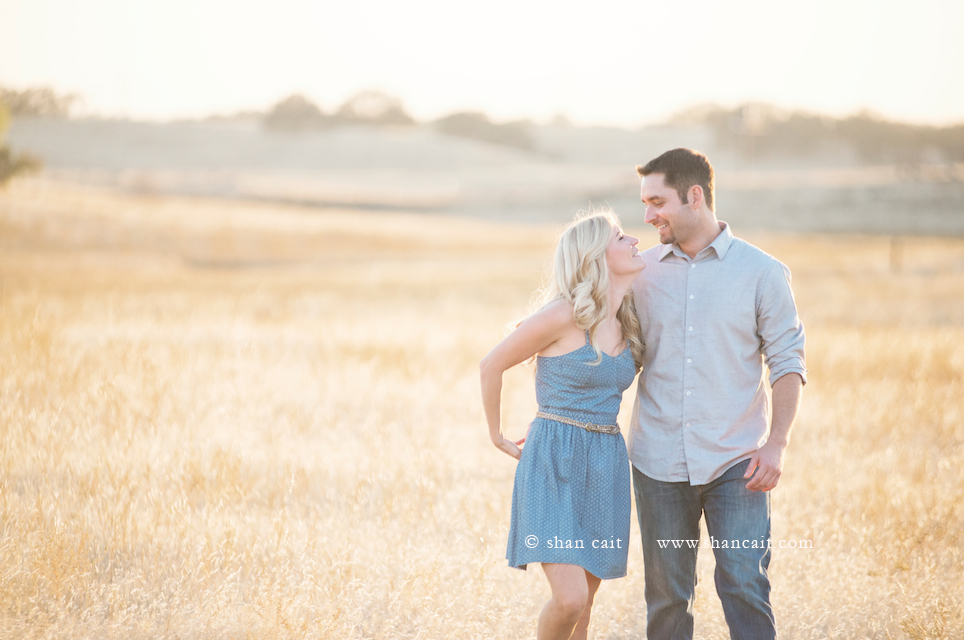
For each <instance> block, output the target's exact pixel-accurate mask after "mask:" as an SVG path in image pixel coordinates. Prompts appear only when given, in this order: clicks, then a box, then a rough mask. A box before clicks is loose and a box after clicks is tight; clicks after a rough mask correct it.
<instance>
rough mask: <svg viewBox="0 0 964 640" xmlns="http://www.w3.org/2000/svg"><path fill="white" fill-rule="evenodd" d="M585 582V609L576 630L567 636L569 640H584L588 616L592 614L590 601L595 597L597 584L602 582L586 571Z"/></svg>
mask: <svg viewBox="0 0 964 640" xmlns="http://www.w3.org/2000/svg"><path fill="white" fill-rule="evenodd" d="M586 582H587V583H588V586H589V598H588V599H587V600H586V607H585V608H584V609H583V610H582V616H581V617H580V618H579V622H577V623H576V628H575V629H573V631H572V635H571V636H569V638H570V640H586V634H587V633H588V632H589V616H590V614H591V613H592V599H593V598H594V597H595V596H596V590H597V589H598V588H599V583H600V582H602V580H601V579H600V578H597V577H596V576H594V575H593V574H591V573H589V572H588V571H586Z"/></svg>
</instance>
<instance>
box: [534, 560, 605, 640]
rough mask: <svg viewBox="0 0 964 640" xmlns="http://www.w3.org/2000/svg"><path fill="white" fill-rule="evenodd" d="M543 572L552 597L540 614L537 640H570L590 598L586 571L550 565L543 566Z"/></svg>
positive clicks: (577, 567)
mask: <svg viewBox="0 0 964 640" xmlns="http://www.w3.org/2000/svg"><path fill="white" fill-rule="evenodd" d="M542 569H543V571H545V572H546V578H547V579H548V580H549V588H550V589H552V597H551V598H550V599H549V602H547V603H546V606H544V607H543V608H542V613H540V614H539V629H538V632H537V634H536V636H537V638H538V640H569V638H570V637H571V636H572V632H573V629H574V628H575V626H576V623H577V622H579V620H580V618H581V617H582V615H583V613H584V612H585V611H586V607H587V604H588V602H589V598H590V596H589V583H588V581H587V580H586V576H587V574H586V570H585V569H583V568H582V567H580V566H577V565H574V564H556V563H549V562H543V563H542ZM597 586H598V585H597ZM593 591H595V589H594V590H593ZM587 623H588V621H587Z"/></svg>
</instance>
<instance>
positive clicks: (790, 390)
mask: <svg viewBox="0 0 964 640" xmlns="http://www.w3.org/2000/svg"><path fill="white" fill-rule="evenodd" d="M802 395H803V378H801V377H800V374H798V373H788V374H787V375H785V376H783V377H782V378H780V379H779V380H777V381H776V382H774V383H773V413H772V418H771V420H770V435H769V437H768V438H767V441H766V443H765V444H764V445H763V446H762V447H760V448H759V449H757V450H756V452H755V453H754V454H753V457H752V458H750V464H749V466H748V467H747V468H746V474H744V476H743V477H744V478H749V477H750V476H751V475H752V474H753V471H754V469H756V475H755V476H753V479H752V480H750V481H749V482H747V483H746V488H747V489H749V490H750V491H769V490H770V489H772V488H774V487H775V486H777V483H778V482H779V481H780V476H781V475H782V474H783V461H784V458H785V456H786V451H787V445H788V444H789V443H790V431H791V430H792V429H793V423H794V422H795V421H796V419H797V413H799V411H800V397H801V396H802Z"/></svg>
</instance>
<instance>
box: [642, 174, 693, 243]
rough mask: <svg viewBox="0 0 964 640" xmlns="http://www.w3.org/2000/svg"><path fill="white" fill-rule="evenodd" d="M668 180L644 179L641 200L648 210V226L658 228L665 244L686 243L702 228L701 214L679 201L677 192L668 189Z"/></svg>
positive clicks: (651, 176) (650, 175) (663, 176)
mask: <svg viewBox="0 0 964 640" xmlns="http://www.w3.org/2000/svg"><path fill="white" fill-rule="evenodd" d="M665 178H666V176H665V175H663V174H662V173H651V174H649V175H648V176H644V177H643V181H642V185H641V187H640V199H642V201H643V205H644V206H645V207H646V216H645V217H644V220H645V222H646V224H651V225H653V226H654V227H656V230H657V231H658V232H659V241H660V242H662V243H663V244H672V243H674V242H681V241H682V242H685V241H686V240H687V238H689V237H691V236H692V235H693V233H694V232H695V231H696V229H697V227H698V226H699V214H698V212H697V211H695V210H694V209H693V207H691V206H690V205H689V204H687V203H683V202H682V201H681V200H680V197H679V194H678V193H676V189H673V188H672V187H668V186H666V183H665V181H664V180H665Z"/></svg>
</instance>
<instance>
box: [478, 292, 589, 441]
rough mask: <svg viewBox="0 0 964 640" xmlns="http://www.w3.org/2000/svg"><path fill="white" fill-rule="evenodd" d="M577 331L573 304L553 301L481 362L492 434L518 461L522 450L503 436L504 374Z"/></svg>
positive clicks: (484, 394) (484, 404)
mask: <svg viewBox="0 0 964 640" xmlns="http://www.w3.org/2000/svg"><path fill="white" fill-rule="evenodd" d="M574 330H575V331H578V328H577V327H576V325H575V322H574V321H573V319H572V306H571V305H569V304H567V303H566V302H564V301H561V300H560V301H558V302H554V303H552V304H550V305H548V306H547V307H546V308H545V309H542V310H540V311H539V312H537V313H535V314H533V315H531V316H529V317H528V318H526V319H525V320H524V321H523V322H522V324H520V325H519V326H518V327H517V328H516V330H515V331H513V332H512V333H510V334H509V335H508V336H507V337H506V338H505V340H503V341H502V342H500V343H499V344H497V345H496V346H495V348H494V349H492V351H490V352H489V354H488V355H487V356H485V358H483V359H482V362H481V363H480V364H479V372H480V376H481V379H482V407H483V409H485V419H486V421H487V422H488V424H489V437H490V438H491V439H492V444H494V445H495V446H496V447H497V448H498V449H500V450H501V451H504V452H506V453H508V454H509V455H510V456H512V457H513V458H515V459H517V460H518V459H519V456H521V455H522V452H521V451H520V450H519V447H518V446H517V445H516V443H514V442H512V441H511V440H509V439H507V438H506V437H505V436H503V435H502V374H503V373H505V371H506V370H507V369H510V368H512V367H514V366H516V365H517V364H519V363H520V362H525V361H526V360H528V359H529V358H531V357H532V356H534V355H536V354H537V353H539V352H540V351H542V350H544V349H546V348H547V347H548V346H549V345H551V344H552V343H554V342H556V341H557V340H559V339H560V338H562V337H564V336H565V335H566V333H567V332H571V331H574Z"/></svg>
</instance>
